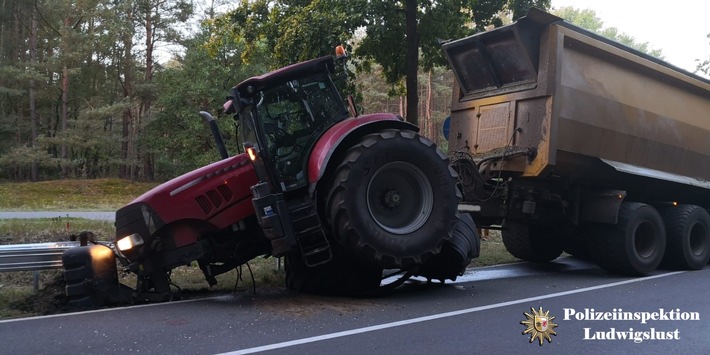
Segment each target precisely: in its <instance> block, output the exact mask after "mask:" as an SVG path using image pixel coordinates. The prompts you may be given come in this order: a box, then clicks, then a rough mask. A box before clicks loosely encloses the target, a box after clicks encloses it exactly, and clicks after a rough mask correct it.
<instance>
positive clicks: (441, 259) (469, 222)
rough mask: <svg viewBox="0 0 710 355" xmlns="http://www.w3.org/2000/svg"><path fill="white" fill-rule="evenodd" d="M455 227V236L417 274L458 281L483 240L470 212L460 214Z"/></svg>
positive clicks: (431, 278)
mask: <svg viewBox="0 0 710 355" xmlns="http://www.w3.org/2000/svg"><path fill="white" fill-rule="evenodd" d="M457 217H458V221H457V222H456V226H455V227H454V237H453V238H451V240H447V241H446V242H444V245H443V246H442V247H441V252H440V253H439V254H436V255H435V256H434V257H432V258H431V259H429V260H427V262H425V263H424V264H423V265H422V266H421V267H420V268H419V270H418V271H417V272H415V274H414V275H415V276H423V277H426V278H427V279H429V280H440V281H442V282H443V281H444V280H447V279H449V280H452V281H456V278H457V277H458V276H459V275H463V272H464V271H466V267H467V266H468V265H469V264H470V263H471V261H472V260H473V259H474V258H477V257H478V256H479V254H480V250H481V249H480V248H481V240H480V238H479V235H478V232H477V230H476V224H475V223H474V222H473V218H471V215H470V214H467V213H464V214H459V215H458V216H457Z"/></svg>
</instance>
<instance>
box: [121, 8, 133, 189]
mask: <svg viewBox="0 0 710 355" xmlns="http://www.w3.org/2000/svg"><path fill="white" fill-rule="evenodd" d="M128 11H129V12H128V22H129V23H131V22H132V21H133V14H132V11H133V10H132V9H130V8H129V10H128ZM122 41H123V48H124V52H123V95H124V98H125V99H126V100H128V101H129V105H128V107H126V109H124V110H123V117H122V120H121V154H120V156H121V165H120V167H119V170H118V176H119V177H120V178H121V179H129V178H130V177H131V172H132V169H131V166H132V163H131V159H130V158H131V154H130V152H131V147H132V143H133V142H132V140H133V137H132V134H131V133H132V129H131V126H132V125H133V123H134V122H133V112H132V105H131V104H130V103H131V101H132V100H133V53H132V51H133V33H130V32H128V31H126V33H124V34H123V38H122Z"/></svg>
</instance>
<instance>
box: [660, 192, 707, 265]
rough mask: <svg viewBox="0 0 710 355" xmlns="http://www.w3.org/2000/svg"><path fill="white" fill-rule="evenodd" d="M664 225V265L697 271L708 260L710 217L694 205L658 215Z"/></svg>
mask: <svg viewBox="0 0 710 355" xmlns="http://www.w3.org/2000/svg"><path fill="white" fill-rule="evenodd" d="M661 216H663V221H664V222H665V224H666V237H667V238H668V241H667V244H666V254H665V256H664V259H663V263H664V264H666V265H669V266H672V267H676V268H680V269H690V270H699V269H702V268H703V267H704V266H705V265H706V264H707V263H708V260H710V215H708V212H707V211H705V209H704V208H702V207H700V206H694V205H682V206H678V207H671V208H667V209H664V210H662V211H661Z"/></svg>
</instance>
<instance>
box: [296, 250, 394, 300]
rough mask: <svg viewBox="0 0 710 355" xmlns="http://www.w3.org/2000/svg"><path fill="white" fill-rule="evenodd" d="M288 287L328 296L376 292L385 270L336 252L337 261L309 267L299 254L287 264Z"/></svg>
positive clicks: (334, 259) (333, 260) (334, 258)
mask: <svg viewBox="0 0 710 355" xmlns="http://www.w3.org/2000/svg"><path fill="white" fill-rule="evenodd" d="M284 268H285V269H286V288H288V289H290V290H293V291H298V292H305V293H311V294H317V295H325V296H358V295H362V294H366V293H369V292H372V291H374V290H376V289H377V288H378V287H379V286H380V282H381V281H382V269H378V268H372V267H367V266H363V265H361V264H360V263H358V262H357V261H356V260H353V259H352V258H351V257H350V256H348V255H347V254H344V253H342V252H340V251H337V250H334V251H333V258H332V259H331V260H330V261H329V262H327V263H325V264H321V265H317V266H314V267H309V266H307V265H306V263H305V262H304V261H303V258H302V257H301V255H300V254H299V253H291V254H289V255H287V256H286V258H285V261H284Z"/></svg>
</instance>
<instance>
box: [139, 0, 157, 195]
mask: <svg viewBox="0 0 710 355" xmlns="http://www.w3.org/2000/svg"><path fill="white" fill-rule="evenodd" d="M145 33H146V36H145V48H146V50H145V83H146V84H151V83H152V82H153V49H154V48H155V41H154V38H153V37H154V36H153V14H152V9H150V8H149V9H148V11H147V13H146V14H145ZM143 100H144V101H143V115H142V117H143V118H146V119H147V118H150V115H151V107H152V106H153V101H152V93H149V95H148V96H147V97H145V98H144V99H143ZM140 155H141V156H142V160H143V177H144V178H145V179H146V180H148V181H153V180H155V176H154V174H153V159H152V157H151V154H150V153H149V152H148V151H147V150H143V151H142V152H141V154H140Z"/></svg>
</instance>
